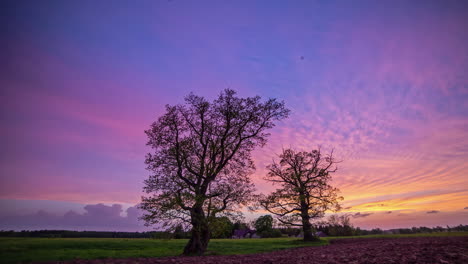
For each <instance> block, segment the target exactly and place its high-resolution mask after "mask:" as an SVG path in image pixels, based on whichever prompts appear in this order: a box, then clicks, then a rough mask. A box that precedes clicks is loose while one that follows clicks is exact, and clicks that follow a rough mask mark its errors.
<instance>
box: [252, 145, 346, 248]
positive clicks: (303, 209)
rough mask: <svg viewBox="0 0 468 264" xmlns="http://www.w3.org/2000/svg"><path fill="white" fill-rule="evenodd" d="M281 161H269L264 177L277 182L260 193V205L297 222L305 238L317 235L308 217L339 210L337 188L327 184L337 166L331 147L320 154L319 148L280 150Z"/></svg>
mask: <svg viewBox="0 0 468 264" xmlns="http://www.w3.org/2000/svg"><path fill="white" fill-rule="evenodd" d="M279 157H280V159H281V160H280V162H279V163H276V162H273V164H271V165H269V166H268V167H267V168H268V170H269V172H268V174H267V176H266V177H265V180H267V181H270V182H273V183H274V184H279V185H280V186H281V187H280V188H278V189H276V191H274V192H273V193H271V194H270V195H268V196H260V199H259V204H260V206H261V207H262V208H263V209H265V210H267V211H268V212H270V213H272V214H274V215H276V216H277V219H278V220H279V221H280V222H281V223H282V224H284V225H289V226H300V227H302V230H303V232H304V241H313V240H316V239H318V238H317V237H316V235H315V232H313V229H312V224H311V222H310V221H311V220H313V219H316V218H321V217H323V216H324V214H325V212H326V211H328V210H331V211H338V210H340V204H339V201H341V200H343V197H341V196H339V195H338V193H339V190H338V189H337V188H334V187H332V186H331V185H330V181H331V175H330V174H331V173H333V172H335V171H336V170H337V166H336V163H337V161H336V160H335V159H334V157H333V151H332V152H331V153H329V154H327V155H322V153H321V150H320V148H319V149H317V150H312V151H311V152H305V151H303V152H296V151H294V150H292V149H286V150H283V152H282V153H281V154H280V155H279Z"/></svg>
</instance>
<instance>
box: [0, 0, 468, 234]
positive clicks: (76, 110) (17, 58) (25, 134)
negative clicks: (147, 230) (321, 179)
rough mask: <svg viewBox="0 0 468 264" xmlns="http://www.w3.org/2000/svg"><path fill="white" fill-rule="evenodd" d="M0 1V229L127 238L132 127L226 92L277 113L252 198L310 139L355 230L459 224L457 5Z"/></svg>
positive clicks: (463, 33) (137, 176)
mask: <svg viewBox="0 0 468 264" xmlns="http://www.w3.org/2000/svg"><path fill="white" fill-rule="evenodd" d="M1 5H2V8H1V12H2V15H1V16H0V17H1V18H0V19H1V24H2V25H3V26H2V30H1V31H0V33H1V39H2V40H1V41H0V50H1V53H0V59H1V61H2V67H1V71H0V76H1V77H0V87H1V91H0V116H1V121H2V122H1V126H2V127H1V130H0V146H1V148H0V177H1V178H0V205H1V208H0V209H1V211H2V212H1V214H0V229H6V228H33V229H34V228H39V227H38V226H34V225H32V224H31V223H32V222H31V221H30V219H35V218H40V219H44V220H41V221H43V222H44V223H54V224H52V225H54V226H57V227H67V228H71V229H82V228H83V226H82V225H81V226H80V225H77V224H76V223H77V222H75V220H76V219H87V220H82V221H81V222H82V223H88V222H86V221H91V220H90V219H97V218H99V217H101V218H102V219H108V218H107V217H110V218H112V217H114V218H112V219H119V220H115V222H116V225H115V226H114V227H113V228H114V229H119V230H131V229H132V226H133V228H134V230H140V229H139V228H141V227H140V225H138V224H137V223H136V222H135V221H134V220H135V219H134V218H131V217H133V216H134V215H135V214H132V215H131V217H130V218H128V216H127V215H126V212H127V211H126V210H127V208H133V207H132V206H134V205H135V204H136V203H138V202H139V200H140V196H141V194H142V187H143V180H144V179H145V178H146V177H147V176H148V172H146V171H145V165H144V163H143V161H144V155H145V154H146V153H147V152H148V151H149V149H148V148H147V147H146V146H145V143H146V136H145V134H144V133H143V131H144V130H145V129H147V128H148V127H149V125H150V124H151V122H153V121H154V120H155V119H156V118H157V117H158V116H159V115H161V114H162V113H163V110H164V105H165V104H177V103H182V102H183V97H184V96H185V95H187V94H188V93H189V92H191V91H193V92H195V93H196V94H199V95H202V96H205V97H207V98H210V99H212V98H214V97H215V96H216V95H217V94H219V92H220V91H221V90H222V89H225V88H228V87H230V88H232V89H235V90H237V91H238V92H239V95H241V96H253V95H260V96H262V97H264V98H268V97H276V98H279V99H282V100H285V102H286V104H287V106H288V107H289V108H290V109H291V110H292V115H291V117H290V118H289V119H288V120H286V121H284V122H282V123H279V124H278V126H277V127H276V128H275V129H274V130H272V131H271V132H272V136H271V138H270V140H269V143H268V144H267V146H266V147H265V148H263V149H258V150H257V151H256V152H255V155H254V157H255V161H256V166H257V172H256V174H255V175H254V179H255V183H256V185H257V189H258V190H259V191H261V192H268V191H270V190H272V189H273V187H272V186H271V185H269V184H267V183H265V182H264V181H263V180H261V178H262V177H263V176H264V175H265V166H266V164H268V163H269V162H270V161H271V159H272V158H273V157H274V153H279V151H280V150H281V148H282V147H290V146H291V147H294V148H297V149H302V150H310V149H312V148H314V147H316V146H317V145H322V146H323V147H324V148H325V149H326V148H328V149H329V148H331V147H334V148H335V151H336V153H337V154H338V155H339V156H340V157H341V158H342V159H343V160H344V162H343V163H342V164H341V166H340V168H339V171H338V172H337V173H336V174H335V175H334V184H335V185H336V186H337V187H338V188H340V189H341V191H342V195H343V196H344V197H345V201H344V207H346V208H348V209H345V210H344V212H347V213H351V214H353V215H355V216H356V217H355V218H353V222H354V223H355V224H356V225H358V226H361V227H364V228H372V227H381V228H393V227H407V226H413V225H417V226H420V225H428V226H433V225H444V226H445V225H447V224H448V225H458V224H468V210H467V209H464V208H466V207H467V206H468V202H467V201H468V177H467V174H468V163H467V160H468V74H467V73H468V48H467V47H468V30H467V29H468V3H467V2H466V1H445V0H444V1H443V0H440V1H242V0H241V1H229V2H227V1H183V0H173V1H162V0H161V1H137V2H133V1H2V3H1ZM100 203H104V204H105V205H98V204H100ZM113 204H118V205H116V206H114V207H112V205H113ZM85 206H88V207H87V208H88V210H87V209H86V208H85ZM93 208H94V209H95V211H90V210H93ZM109 208H110V209H109ZM40 210H42V211H40ZM70 210H72V211H73V213H74V214H73V213H69V214H67V212H69V211H70ZM130 210H131V211H132V209H130ZM98 211H99V212H101V211H102V212H101V213H99V212H98ZM390 211H391V212H392V213H388V212H390ZM432 211H437V213H429V214H428V213H427V212H432ZM132 213H134V212H133V211H132ZM39 214H40V216H38V215H39ZM65 214H66V215H65ZM103 215H105V216H103ZM67 216H68V217H69V218H70V217H71V216H73V217H71V218H76V219H75V220H73V219H69V218H67ZM110 218H109V219H110ZM47 219H49V220H47ZM96 221H97V222H96V223H98V224H99V223H101V222H99V221H98V220H96ZM39 222H40V221H39ZM11 223H16V225H12V224H11ZM19 223H21V225H19ZM49 226H50V224H49ZM104 227H105V225H104ZM86 228H95V229H99V228H101V227H100V226H94V227H89V226H87V227H86Z"/></svg>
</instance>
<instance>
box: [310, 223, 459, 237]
mask: <svg viewBox="0 0 468 264" xmlns="http://www.w3.org/2000/svg"><path fill="white" fill-rule="evenodd" d="M316 230H317V231H322V232H323V233H325V234H326V235H328V236H365V235H380V234H418V233H436V232H468V225H459V226H454V227H449V226H447V227H441V226H437V227H433V228H430V227H425V226H421V227H412V228H396V229H390V230H382V229H380V228H374V229H371V230H365V229H360V228H359V227H353V226H351V225H319V226H316Z"/></svg>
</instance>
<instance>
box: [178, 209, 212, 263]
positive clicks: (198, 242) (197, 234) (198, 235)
mask: <svg viewBox="0 0 468 264" xmlns="http://www.w3.org/2000/svg"><path fill="white" fill-rule="evenodd" d="M191 218H192V219H191V222H192V237H191V238H190V240H189V242H188V243H187V245H186V246H185V248H184V253H183V254H184V255H198V256H200V255H203V254H204V253H205V251H206V248H207V247H208V242H209V241H210V229H209V227H208V221H207V219H206V217H205V213H204V212H203V209H202V207H198V208H194V209H193V211H192V213H191Z"/></svg>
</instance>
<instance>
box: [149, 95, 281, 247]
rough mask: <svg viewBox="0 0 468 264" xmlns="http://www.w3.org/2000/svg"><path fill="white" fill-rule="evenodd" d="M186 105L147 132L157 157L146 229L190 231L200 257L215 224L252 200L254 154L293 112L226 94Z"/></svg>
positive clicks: (170, 110)
mask: <svg viewBox="0 0 468 264" xmlns="http://www.w3.org/2000/svg"><path fill="white" fill-rule="evenodd" d="M185 102H186V103H185V105H176V106H169V105H168V106H166V113H165V114H164V115H163V116H161V117H160V118H159V119H158V120H157V121H156V122H154V123H153V124H152V125H151V128H150V129H149V130H147V131H145V132H146V134H147V135H148V138H149V141H148V145H149V146H151V147H152V149H153V153H149V154H148V155H147V156H146V164H147V165H148V167H147V169H148V170H149V171H151V172H152V174H151V175H150V176H149V178H148V179H147V180H146V181H145V187H144V190H145V192H146V193H148V194H151V195H150V196H148V197H142V203H141V208H142V209H144V210H146V211H147V213H146V214H145V215H144V216H143V219H145V220H146V222H147V224H154V223H159V224H162V225H163V226H168V225H169V226H173V225H174V224H176V223H177V222H185V223H186V224H189V225H191V227H192V229H191V238H190V240H189V242H188V244H187V245H186V246H185V249H184V254H185V255H194V254H196V255H202V254H203V253H204V252H205V250H206V248H207V246H208V242H209V240H210V225H209V223H210V221H211V220H212V219H215V217H216V216H217V215H229V214H233V213H235V212H238V211H239V209H240V208H241V206H243V205H246V204H247V203H248V202H250V201H251V198H252V192H253V191H254V188H253V184H252V183H251V181H250V178H249V175H250V174H251V173H252V172H253V170H254V164H253V161H252V159H251V152H252V151H253V150H254V149H255V148H256V147H257V146H263V145H264V144H265V143H266V139H267V137H268V136H269V134H268V133H267V132H266V130H267V129H269V128H272V127H274V121H276V120H281V119H284V118H286V117H287V116H288V114H289V110H288V109H286V108H285V106H284V102H278V101H277V100H276V99H268V100H266V101H265V102H261V98H260V97H259V96H256V97H248V98H239V97H237V96H236V92H234V91H233V90H230V89H226V90H224V91H223V92H222V93H221V94H220V95H219V96H218V98H217V99H216V100H214V101H213V102H208V101H207V100H206V99H205V98H203V97H200V96H196V95H194V94H190V95H188V96H187V97H186V98H185Z"/></svg>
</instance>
